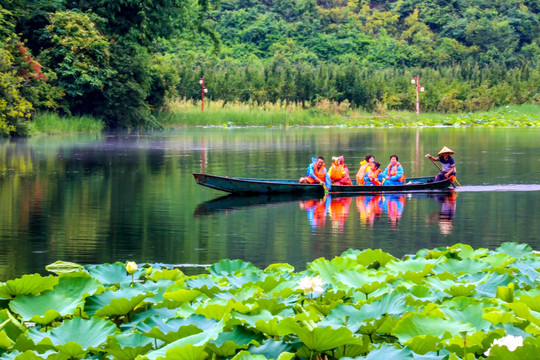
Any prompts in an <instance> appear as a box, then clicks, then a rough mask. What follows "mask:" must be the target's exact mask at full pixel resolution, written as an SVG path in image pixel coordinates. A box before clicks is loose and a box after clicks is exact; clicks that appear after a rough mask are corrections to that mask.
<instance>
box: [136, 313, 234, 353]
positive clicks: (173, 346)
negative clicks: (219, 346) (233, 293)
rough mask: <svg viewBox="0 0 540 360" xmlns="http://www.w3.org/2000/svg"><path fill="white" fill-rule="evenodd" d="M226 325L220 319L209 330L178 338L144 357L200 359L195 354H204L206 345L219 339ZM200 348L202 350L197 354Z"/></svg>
mask: <svg viewBox="0 0 540 360" xmlns="http://www.w3.org/2000/svg"><path fill="white" fill-rule="evenodd" d="M224 326H225V323H224V322H222V321H220V322H218V323H216V325H215V326H214V327H213V328H211V329H209V330H206V331H204V332H202V333H199V334H195V335H191V336H188V337H185V338H182V339H179V340H176V341H174V342H172V343H170V344H168V345H166V346H164V347H162V348H160V349H158V350H154V351H151V352H149V353H147V354H146V355H145V356H144V357H143V359H149V360H157V359H167V360H168V359H184V360H186V359H187V360H191V359H193V360H198V359H199V358H198V357H195V356H200V355H201V354H202V351H203V350H204V347H205V346H206V344H207V343H208V342H209V341H210V340H214V339H217V337H218V336H219V334H220V333H221V332H222V331H223V328H224ZM198 350H200V351H201V352H200V353H198V354H197V352H198Z"/></svg>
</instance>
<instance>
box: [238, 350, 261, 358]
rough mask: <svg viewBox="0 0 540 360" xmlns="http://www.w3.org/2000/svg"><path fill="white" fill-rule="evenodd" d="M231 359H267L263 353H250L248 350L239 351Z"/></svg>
mask: <svg viewBox="0 0 540 360" xmlns="http://www.w3.org/2000/svg"><path fill="white" fill-rule="evenodd" d="M231 360H267V358H266V356H264V355H252V354H250V353H249V352H248V351H245V350H243V351H240V352H239V353H238V354H236V356H234V357H233V358H232V359H231Z"/></svg>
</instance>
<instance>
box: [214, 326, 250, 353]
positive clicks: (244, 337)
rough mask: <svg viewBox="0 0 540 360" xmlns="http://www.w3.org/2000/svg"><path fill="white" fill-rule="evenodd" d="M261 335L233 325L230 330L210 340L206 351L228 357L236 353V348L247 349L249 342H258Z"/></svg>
mask: <svg viewBox="0 0 540 360" xmlns="http://www.w3.org/2000/svg"><path fill="white" fill-rule="evenodd" d="M260 341H261V336H260V335H256V334H255V333H253V332H251V331H248V330H246V329H245V328H243V327H241V326H234V327H233V329H232V331H224V332H222V333H221V334H219V336H218V337H217V339H215V340H210V341H209V342H208V344H207V345H206V351H207V352H208V351H211V352H212V353H214V354H216V355H217V356H224V357H229V356H233V355H234V354H236V352H237V351H238V349H247V348H248V347H249V345H251V344H254V343H256V344H258V343H259V342H260Z"/></svg>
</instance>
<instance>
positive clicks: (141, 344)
mask: <svg viewBox="0 0 540 360" xmlns="http://www.w3.org/2000/svg"><path fill="white" fill-rule="evenodd" d="M153 342H154V339H152V338H149V337H146V336H144V335H141V334H138V333H133V332H130V333H122V334H118V335H116V336H114V338H113V339H112V340H111V341H109V342H108V343H107V346H106V347H105V348H104V351H105V352H106V353H108V354H110V355H112V356H114V358H115V359H118V360H133V359H135V358H136V357H137V356H138V355H143V354H146V353H147V352H148V351H150V350H152V348H153Z"/></svg>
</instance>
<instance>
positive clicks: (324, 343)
mask: <svg viewBox="0 0 540 360" xmlns="http://www.w3.org/2000/svg"><path fill="white" fill-rule="evenodd" d="M293 328H294V330H295V331H294V333H295V334H296V336H298V339H300V341H302V343H304V345H306V346H307V347H308V348H309V349H310V350H312V351H316V352H322V351H326V350H331V349H335V348H337V347H340V346H343V345H362V344H363V341H362V339H359V338H357V337H355V336H354V334H353V333H352V332H351V331H350V330H349V329H347V328H343V327H342V328H339V329H334V328H331V327H324V328H323V327H315V328H314V329H312V330H310V329H308V328H307V327H302V326H300V324H298V323H296V324H295V326H294V327H293Z"/></svg>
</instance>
